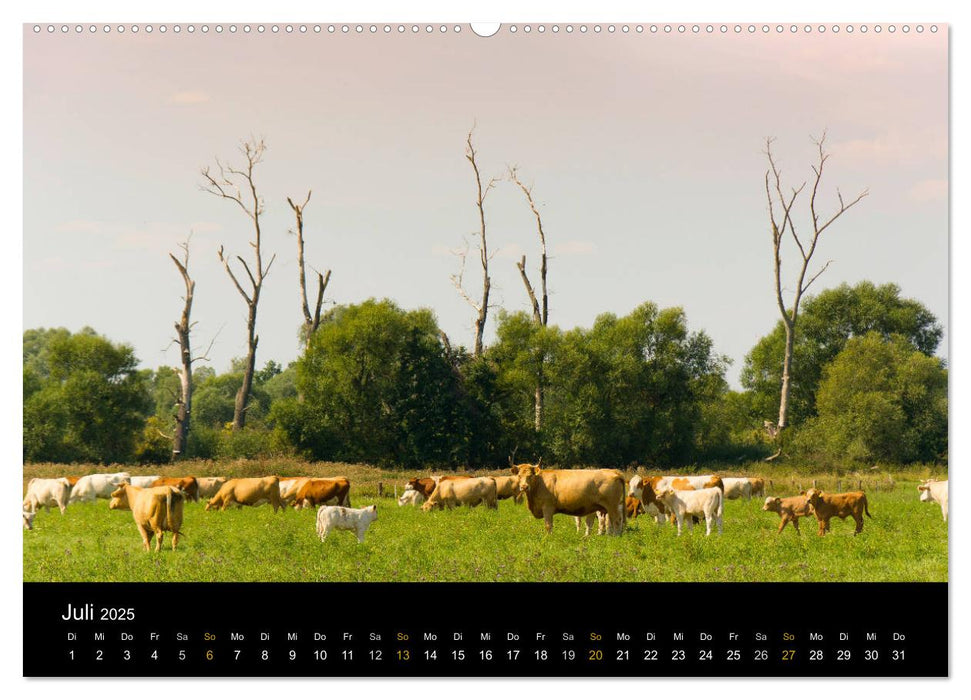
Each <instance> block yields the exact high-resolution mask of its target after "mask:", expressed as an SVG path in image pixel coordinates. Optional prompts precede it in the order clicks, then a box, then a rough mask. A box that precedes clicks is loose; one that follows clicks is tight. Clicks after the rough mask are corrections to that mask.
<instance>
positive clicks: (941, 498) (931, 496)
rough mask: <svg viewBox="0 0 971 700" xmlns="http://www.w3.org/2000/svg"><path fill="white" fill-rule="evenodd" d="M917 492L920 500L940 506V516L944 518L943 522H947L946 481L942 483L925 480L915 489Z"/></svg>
mask: <svg viewBox="0 0 971 700" xmlns="http://www.w3.org/2000/svg"><path fill="white" fill-rule="evenodd" d="M917 490H918V491H919V492H920V500H922V501H924V502H925V503H931V502H934V503H939V504H940V505H941V515H943V516H944V522H947V479H945V480H944V481H934V480H933V479H926V480H925V481H924V483H923V484H921V485H920V486H918V487H917Z"/></svg>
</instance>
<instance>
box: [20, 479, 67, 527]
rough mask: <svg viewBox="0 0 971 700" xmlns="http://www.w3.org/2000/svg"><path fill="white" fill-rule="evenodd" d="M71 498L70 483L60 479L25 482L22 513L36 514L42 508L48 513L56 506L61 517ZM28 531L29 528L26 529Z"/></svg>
mask: <svg viewBox="0 0 971 700" xmlns="http://www.w3.org/2000/svg"><path fill="white" fill-rule="evenodd" d="M70 497H71V482H69V481H68V480H67V479H65V478H64V477H61V478H60V479H31V480H30V481H28V482H27V495H26V496H24V511H26V512H29V513H36V512H37V509H38V508H43V509H44V510H46V511H47V512H48V513H50V512H51V506H57V507H58V508H59V509H60V510H61V514H62V515H63V513H64V509H65V508H67V504H68V501H69V500H70ZM27 529H28V530H30V529H31V528H29V527H28V528H27Z"/></svg>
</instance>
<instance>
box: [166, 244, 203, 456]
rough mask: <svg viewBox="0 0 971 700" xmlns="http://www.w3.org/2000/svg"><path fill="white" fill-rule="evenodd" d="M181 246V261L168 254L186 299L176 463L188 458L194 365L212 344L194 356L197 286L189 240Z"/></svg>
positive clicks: (179, 337) (179, 327) (179, 328)
mask: <svg viewBox="0 0 971 700" xmlns="http://www.w3.org/2000/svg"><path fill="white" fill-rule="evenodd" d="M179 247H180V248H182V250H183V255H182V260H181V261H180V260H179V259H178V258H176V257H175V256H174V255H172V254H171V253H169V257H170V258H172V262H173V263H175V266H176V268H178V270H179V274H180V275H182V281H183V282H184V283H185V296H184V297H182V300H183V302H184V304H183V306H182V317H181V318H180V319H179V320H178V322H176V324H175V333H176V341H177V342H178V343H179V356H180V359H181V369H179V385H180V394H179V400H178V402H177V404H176V406H177V408H176V412H175V433H174V434H173V436H172V459H173V460H176V459H179V458H180V457H184V456H185V452H186V444H187V443H188V440H189V429H190V426H191V423H192V363H193V362H195V361H196V360H204V359H208V352H209V349H212V343H211V342H210V343H209V349H207V350H206V354H204V355H200V356H198V357H193V356H192V347H191V343H190V334H191V332H192V326H193V325H195V324H193V323H192V322H191V320H190V319H191V316H192V300H193V297H194V295H195V290H196V283H195V280H193V279H192V277H191V276H190V275H189V241H188V240H186V242H185V243H182V244H180V246H179Z"/></svg>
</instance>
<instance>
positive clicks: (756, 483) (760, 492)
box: [748, 476, 765, 498]
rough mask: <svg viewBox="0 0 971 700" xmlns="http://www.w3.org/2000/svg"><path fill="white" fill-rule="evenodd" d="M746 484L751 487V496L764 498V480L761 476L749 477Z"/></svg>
mask: <svg viewBox="0 0 971 700" xmlns="http://www.w3.org/2000/svg"><path fill="white" fill-rule="evenodd" d="M748 482H749V483H750V484H751V485H752V495H753V496H758V497H760V498H765V479H763V478H762V477H761V476H750V477H749V479H748Z"/></svg>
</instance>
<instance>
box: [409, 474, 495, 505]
mask: <svg viewBox="0 0 971 700" xmlns="http://www.w3.org/2000/svg"><path fill="white" fill-rule="evenodd" d="M481 503H484V504H485V505H486V507H488V508H497V507H498V505H497V496H496V480H495V479H493V478H492V477H491V476H481V477H476V478H472V479H442V480H440V481H439V482H438V486H437V487H436V488H435V490H434V491H432V495H431V496H429V498H428V500H427V501H425V503H424V504H423V505H422V507H421V509H422V510H423V511H426V512H427V511H430V510H431V509H432V508H439V509H441V508H448V509H449V510H452V508H455V507H456V506H468V507H469V508H473V507H475V506H477V505H479V504H481Z"/></svg>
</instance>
